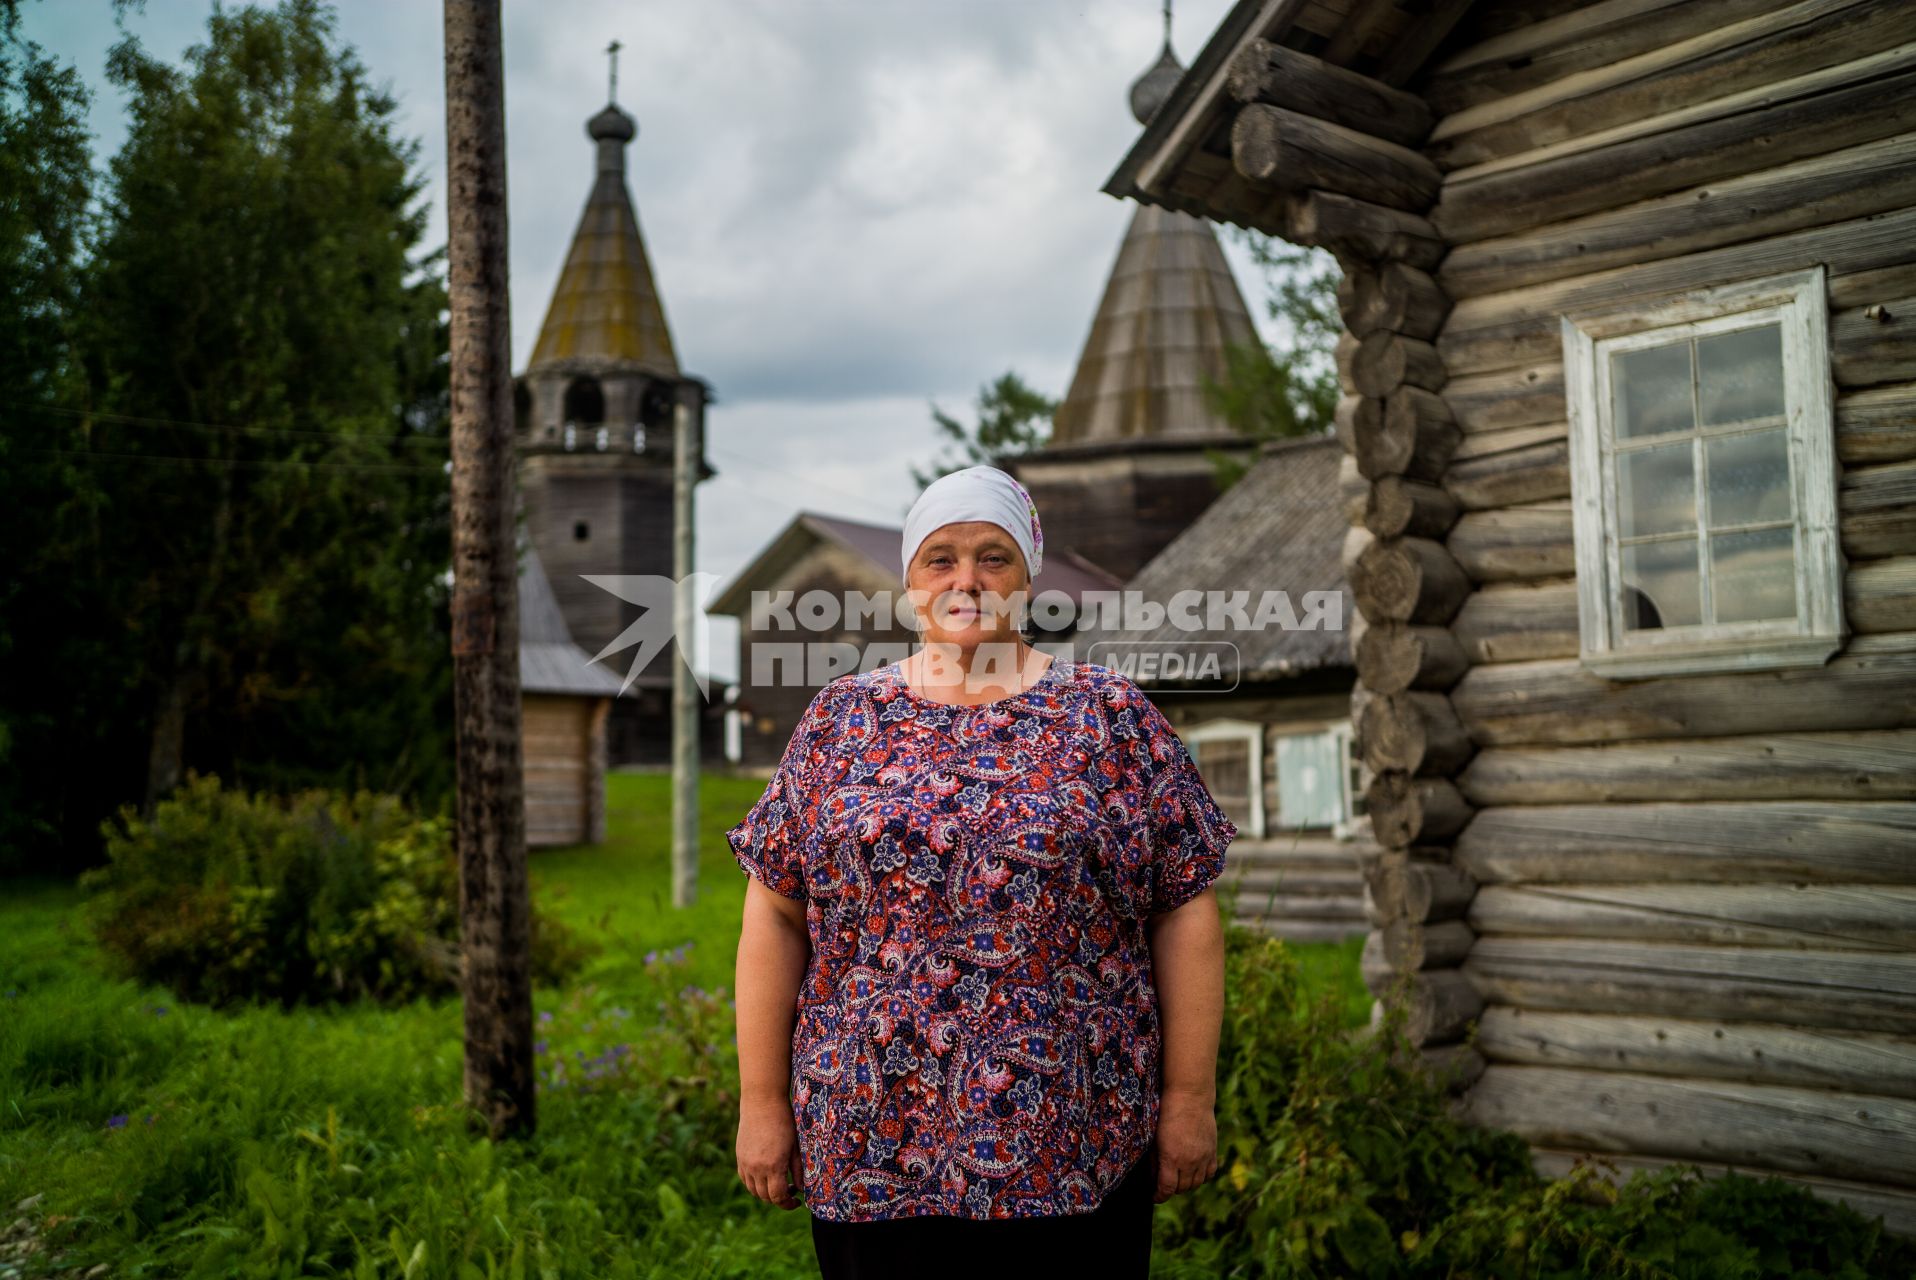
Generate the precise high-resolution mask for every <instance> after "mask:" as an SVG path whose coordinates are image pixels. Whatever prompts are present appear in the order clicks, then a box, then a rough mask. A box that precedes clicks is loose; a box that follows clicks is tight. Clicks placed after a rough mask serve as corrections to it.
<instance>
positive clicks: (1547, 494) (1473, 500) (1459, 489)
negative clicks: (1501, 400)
mask: <svg viewBox="0 0 1916 1280" xmlns="http://www.w3.org/2000/svg"><path fill="white" fill-rule="evenodd" d="M1444 489H1445V491H1446V492H1447V493H1449V494H1450V496H1451V497H1453V498H1455V499H1456V500H1457V505H1458V506H1460V507H1462V508H1463V509H1464V510H1466V511H1483V510H1488V509H1490V508H1493V507H1508V506H1512V505H1514V504H1516V503H1522V502H1543V501H1547V500H1549V499H1553V498H1568V497H1569V496H1570V441H1569V439H1568V437H1567V436H1566V437H1565V438H1564V439H1560V440H1543V441H1538V442H1534V443H1529V444H1524V445H1520V446H1518V447H1516V448H1514V449H1507V450H1503V451H1501V452H1497V453H1479V452H1473V453H1472V454H1471V456H1470V457H1468V458H1463V459H1455V458H1453V460H1452V462H1451V465H1450V468H1449V470H1447V471H1445V472H1444Z"/></svg>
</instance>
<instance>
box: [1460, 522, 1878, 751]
mask: <svg viewBox="0 0 1916 1280" xmlns="http://www.w3.org/2000/svg"><path fill="white" fill-rule="evenodd" d="M1459 527H1460V528H1461V527H1462V522H1461V521H1460V522H1459ZM1453 537H1454V535H1453ZM1450 699H1451V704H1452V705H1453V706H1454V707H1455V708H1456V711H1457V714H1458V715H1459V716H1460V717H1461V718H1462V719H1463V722H1464V725H1465V727H1466V728H1468V729H1469V730H1470V736H1471V738H1472V739H1474V740H1475V741H1476V742H1477V743H1478V745H1480V746H1497V745H1515V744H1520V743H1538V744H1545V743H1553V744H1560V745H1570V744H1573V743H1580V742H1610V741H1617V740H1620V739H1626V738H1693V737H1702V736H1706V735H1707V736H1711V737H1718V736H1728V735H1732V734H1741V733H1813V732H1817V731H1820V730H1845V729H1847V730H1860V729H1902V728H1908V727H1910V726H1912V725H1916V635H1910V634H1908V633H1898V634H1895V635H1886V636H1858V637H1855V638H1854V639H1852V640H1851V641H1850V644H1849V647H1848V648H1847V649H1846V650H1844V651H1843V652H1842V653H1839V654H1838V655H1837V656H1836V657H1834V658H1832V659H1830V661H1829V662H1827V663H1826V664H1824V665H1823V666H1820V667H1795V668H1789V669H1784V670H1778V671H1751V672H1732V673H1729V674H1724V675H1702V676H1671V677H1667V678H1664V679H1658V680H1635V681H1613V680H1606V679H1604V678H1603V677H1601V676H1597V675H1593V674H1591V673H1590V672H1588V671H1585V670H1584V669H1583V668H1582V667H1581V666H1580V665H1579V664H1578V663H1576V662H1574V661H1554V662H1522V663H1515V662H1513V663H1505V664H1502V665H1499V666H1488V667H1475V668H1472V669H1471V670H1470V671H1469V672H1468V673H1467V674H1466V675H1465V676H1464V678H1463V679H1462V680H1460V681H1459V682H1458V684H1457V687H1456V688H1455V689H1453V690H1452V691H1451V694H1450Z"/></svg>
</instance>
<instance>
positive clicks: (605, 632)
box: [513, 103, 721, 764]
mask: <svg viewBox="0 0 1916 1280" xmlns="http://www.w3.org/2000/svg"><path fill="white" fill-rule="evenodd" d="M586 134H587V136H588V137H589V138H590V139H591V141H592V144H593V161H594V173H593V180H592V186H591V188H590V192H589V194H588V195H587V198H586V203H585V210H584V212H583V213H582V214H581V215H580V218H579V223H578V228H577V230H576V231H575V232H574V233H573V237H572V244H571V247H570V249H569V250H568V252H567V254H566V260H565V265H564V267H563V269H562V270H561V272H560V275H559V281H558V284H557V286H556V287H555V288H554V289H553V291H552V300H551V302H550V304H549V305H548V306H547V308H546V315H545V322H544V324H543V325H541V327H540V329H539V337H538V341H537V343H536V344H535V345H534V347H533V350H532V357H531V359H530V360H529V361H528V362H527V364H526V368H525V370H524V372H522V373H521V374H520V375H519V376H518V377H517V378H516V379H515V380H514V387H513V390H514V408H515V414H516V418H517V429H518V437H519V492H520V501H521V504H522V507H523V512H524V522H525V528H526V532H527V533H528V534H529V536H530V537H531V540H532V545H533V546H534V547H535V548H536V549H537V551H538V554H539V558H540V559H541V561H542V562H543V564H544V567H545V570H546V573H547V575H548V577H549V579H550V582H551V589H552V594H553V596H554V597H555V598H556V600H557V601H558V605H559V609H560V611H561V613H562V614H563V615H564V619H565V623H566V626H567V628H568V629H569V631H570V633H571V636H572V639H573V640H574V641H576V642H577V643H578V644H579V645H581V646H583V647H584V648H585V649H586V650H587V651H588V652H590V653H593V654H596V653H598V652H600V651H601V650H602V649H603V648H604V647H605V645H606V644H607V643H609V642H610V641H611V640H613V639H614V638H615V637H617V636H618V635H619V634H620V633H621V632H622V631H624V630H625V629H626V627H627V626H629V625H630V624H631V623H632V622H633V621H634V620H636V619H637V618H638V617H639V616H640V613H641V611H640V609H639V607H638V606H636V605H634V604H632V603H629V602H627V601H625V600H622V599H620V598H619V597H617V596H615V595H613V594H612V593H611V592H608V591H605V590H603V589H601V588H599V587H597V586H595V585H593V584H592V583H590V582H587V581H586V580H585V576H584V575H588V574H591V575H614V574H616V575H659V576H661V577H668V578H669V577H670V576H671V574H672V457H673V421H674V415H675V414H676V413H686V414H691V415H695V416H696V417H697V418H698V420H699V421H700V422H702V421H703V414H704V411H705V404H706V401H707V400H708V399H709V398H710V397H709V390H708V388H707V387H706V385H705V384H704V383H703V382H701V381H700V380H699V379H698V378H696V377H693V376H691V375H688V374H686V373H685V372H684V371H683V370H682V369H681V368H680V366H679V358H678V353H677V350H676V349H675V347H674V345H673V342H672V331H671V329H670V327H669V326H668V325H667V324H666V320H665V305H664V302H663V301H662V299H661V297H660V295H659V289H658V284H657V282H656V281H655V280H654V278H653V274H652V265H651V261H650V259H649V258H648V256H647V254H646V250H645V241H644V239H643V237H642V236H641V235H640V234H639V222H638V215H637V212H636V211H635V209H634V207H633V203H632V196H631V192H630V191H629V190H628V189H627V186H626V148H627V147H628V146H630V145H631V143H632V140H633V139H634V138H635V137H637V136H638V125H637V123H636V122H635V121H634V120H633V119H632V117H631V116H629V115H627V114H626V113H625V112H624V111H622V110H620V109H619V107H618V106H617V105H615V104H610V103H608V104H607V106H606V107H605V109H604V110H603V111H600V112H599V113H598V114H597V115H595V116H593V117H592V118H591V119H590V120H589V121H587V123H586ZM699 434H700V438H701V439H702V438H703V431H700V433H699ZM714 474H716V473H715V472H714V471H713V470H712V468H711V467H710V466H709V465H708V464H707V463H706V462H705V460H704V458H703V457H701V458H700V461H699V478H700V479H709V478H711V477H712V476H713V475H714ZM678 660H679V658H678V651H677V646H676V645H667V646H666V648H665V649H663V650H661V651H660V652H659V653H658V654H657V655H656V656H655V657H654V658H653V659H652V660H651V662H650V663H649V664H648V666H647V667H646V669H645V670H644V671H643V672H641V673H640V674H639V675H638V677H637V678H636V679H635V680H633V681H632V686H631V689H630V691H629V692H628V693H627V694H626V695H625V696H623V697H621V698H618V699H617V700H616V701H615V702H614V703H613V706H612V711H611V713H610V717H609V721H608V724H607V729H606V732H607V751H608V754H609V758H610V760H611V761H612V762H613V763H614V764H662V763H665V762H666V761H667V760H669V759H670V755H671V750H670V745H671V692H672V664H673V663H674V662H677V661H678ZM606 661H607V662H608V663H611V664H613V666H614V667H615V668H616V669H617V670H618V671H619V675H620V678H621V679H623V678H624V676H625V674H626V673H625V669H624V666H623V665H621V664H620V659H619V657H618V656H617V655H614V656H612V657H609V658H607V659H606ZM711 714H712V715H713V716H714V717H715V718H714V719H713V721H712V723H711V724H710V725H707V726H704V727H703V729H702V732H701V735H700V736H701V741H702V742H704V743H710V744H715V743H717V742H719V741H720V738H721V735H720V733H719V730H718V725H719V722H718V720H717V719H716V717H717V716H718V715H720V714H721V712H720V711H719V710H718V709H717V708H716V707H714V709H713V710H712V713H711Z"/></svg>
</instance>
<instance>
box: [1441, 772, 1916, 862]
mask: <svg viewBox="0 0 1916 1280" xmlns="http://www.w3.org/2000/svg"><path fill="white" fill-rule="evenodd" d="M1460 794H1461V793H1460ZM1454 856H1455V860H1456V864H1457V866H1458V867H1460V868H1461V869H1463V870H1464V871H1466V872H1468V873H1469V874H1470V875H1472V876H1474V877H1475V878H1476V879H1477V880H1479V881H1481V882H1482V883H1484V884H1511V883H1533V884H1566V883H1568V884H1579V883H1583V884H1588V883H1640V882H1644V881H1652V880H1654V881H1661V882H1673V881H1685V882H1710V883H1733V884H1780V883H1796V882H1803V883H1813V884H1893V885H1911V884H1916V804H1906V803H1900V802H1896V801H1882V800H1876V801H1864V802H1843V801H1737V802H1732V803H1690V804H1617V803H1606V804H1587V805H1537V806H1525V807H1493V808H1488V809H1482V810H1480V811H1478V813H1477V816H1476V817H1475V818H1473V819H1472V820H1471V823H1470V826H1469V828H1468V829H1467V830H1465V831H1464V833H1463V834H1462V835H1461V836H1459V837H1458V838H1457V843H1456V845H1455V848H1454Z"/></svg>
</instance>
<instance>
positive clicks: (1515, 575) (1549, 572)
mask: <svg viewBox="0 0 1916 1280" xmlns="http://www.w3.org/2000/svg"><path fill="white" fill-rule="evenodd" d="M1444 545H1445V546H1446V547H1449V548H1450V554H1451V555H1453V556H1455V557H1456V558H1457V563H1458V564H1460V565H1462V566H1463V570H1464V572H1465V573H1467V574H1469V575H1470V577H1471V580H1472V581H1474V582H1510V581H1514V580H1519V579H1526V578H1555V577H1560V576H1562V575H1564V574H1567V573H1571V572H1573V571H1574V570H1575V569H1576V554H1575V548H1574V547H1573V545H1572V542H1571V536H1570V507H1569V505H1568V504H1561V505H1554V506H1546V507H1510V508H1506V509H1505V510H1502V511H1467V512H1465V513H1464V514H1463V515H1461V516H1459V517H1457V523H1456V524H1454V525H1452V526H1451V530H1450V536H1449V537H1447V538H1445V539H1444Z"/></svg>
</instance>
